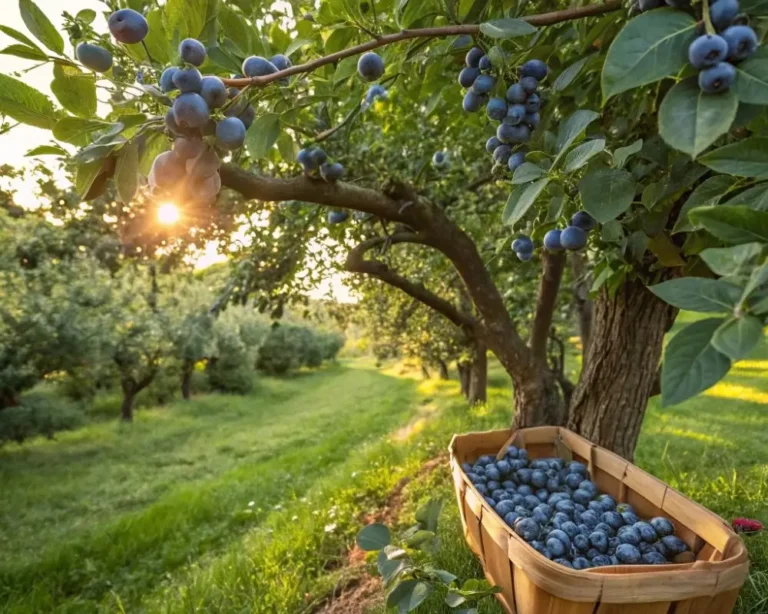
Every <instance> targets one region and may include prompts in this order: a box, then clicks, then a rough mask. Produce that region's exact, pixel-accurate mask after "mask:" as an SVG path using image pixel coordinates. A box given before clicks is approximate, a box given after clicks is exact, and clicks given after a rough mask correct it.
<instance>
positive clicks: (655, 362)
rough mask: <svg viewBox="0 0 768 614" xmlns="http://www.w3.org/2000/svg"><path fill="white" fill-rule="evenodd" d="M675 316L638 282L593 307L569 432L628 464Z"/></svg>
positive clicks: (603, 294) (602, 297)
mask: <svg viewBox="0 0 768 614" xmlns="http://www.w3.org/2000/svg"><path fill="white" fill-rule="evenodd" d="M676 315H677V310H676V309H675V308H674V307H671V306H670V305H668V304H667V303H664V302H663V301H661V300H660V299H658V298H657V297H656V296H655V295H654V294H653V293H651V292H649V291H648V290H647V289H646V288H645V286H644V285H643V284H642V283H641V282H640V281H637V280H635V281H632V282H627V283H625V284H624V285H623V286H622V287H621V288H619V290H618V291H617V293H616V296H615V298H610V297H609V296H608V293H607V292H606V291H605V290H602V291H601V292H600V295H599V297H598V299H597V301H596V304H595V314H594V327H593V329H592V334H591V339H590V342H589V353H588V354H587V356H586V365H585V367H584V368H583V370H582V372H581V379H580V380H579V384H578V386H577V388H576V391H575V393H574V395H573V399H572V402H571V409H570V417H569V422H568V427H569V428H570V429H571V430H574V431H576V432H577V433H579V434H581V435H582V436H584V437H586V438H587V439H589V440H590V441H592V442H594V443H596V444H598V445H600V446H603V447H605V448H608V449H609V450H612V451H613V452H615V453H616V454H618V455H620V456H622V457H623V458H626V459H627V460H630V461H631V460H632V458H633V455H634V452H635V446H636V445H637V438H638V436H639V434H640V427H641V426H642V423H643V416H644V415H645V408H646V406H647V404H648V399H649V398H650V396H651V392H652V390H653V387H654V383H655V380H656V374H657V371H658V366H659V360H660V358H661V351H662V345H663V341H664V334H665V333H666V332H667V330H668V329H669V327H670V326H671V325H672V322H674V318H675V316H676Z"/></svg>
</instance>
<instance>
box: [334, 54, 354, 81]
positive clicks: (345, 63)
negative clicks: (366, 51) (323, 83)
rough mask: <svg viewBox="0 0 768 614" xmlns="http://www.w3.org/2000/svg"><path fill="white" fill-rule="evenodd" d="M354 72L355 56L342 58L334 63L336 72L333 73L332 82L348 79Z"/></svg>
mask: <svg viewBox="0 0 768 614" xmlns="http://www.w3.org/2000/svg"><path fill="white" fill-rule="evenodd" d="M355 73H357V58H356V57H350V58H344V59H343V60H341V61H340V62H339V63H338V64H337V65H336V72H335V73H333V82H334V83H338V82H339V81H344V80H345V79H349V78H350V77H351V76H352V75H354V74H355Z"/></svg>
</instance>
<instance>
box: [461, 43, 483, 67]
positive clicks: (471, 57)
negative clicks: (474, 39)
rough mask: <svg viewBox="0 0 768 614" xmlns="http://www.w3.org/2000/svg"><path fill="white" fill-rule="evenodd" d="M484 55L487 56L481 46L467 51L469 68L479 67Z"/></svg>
mask: <svg viewBox="0 0 768 614" xmlns="http://www.w3.org/2000/svg"><path fill="white" fill-rule="evenodd" d="M482 57H485V52H484V51H483V50H482V49H480V47H472V49H470V50H469V51H467V55H466V57H465V58H464V61H465V62H466V64H467V67H468V68H477V67H478V66H480V58H482Z"/></svg>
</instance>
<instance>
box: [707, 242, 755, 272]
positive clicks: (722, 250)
mask: <svg viewBox="0 0 768 614" xmlns="http://www.w3.org/2000/svg"><path fill="white" fill-rule="evenodd" d="M763 248H764V245H763V244H762V243H744V244H743V245H734V246H733V247H710V248H708V249H705V250H704V251H703V252H701V254H699V256H700V257H701V259H702V260H703V261H704V262H705V263H706V265H707V266H708V267H709V269H710V270H711V271H712V272H713V273H715V274H716V275H720V276H721V277H730V276H735V275H743V274H744V273H748V272H749V271H751V269H752V267H754V265H755V264H757V260H758V257H759V256H760V254H761V253H762V252H763Z"/></svg>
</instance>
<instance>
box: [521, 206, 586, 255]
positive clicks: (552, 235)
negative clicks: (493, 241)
mask: <svg viewBox="0 0 768 614" xmlns="http://www.w3.org/2000/svg"><path fill="white" fill-rule="evenodd" d="M595 226H597V222H596V221H595V219H594V218H593V217H592V216H591V215H590V214H589V213H587V212H586V211H578V212H577V213H576V214H575V215H574V216H573V217H572V218H571V223H570V225H568V226H566V227H565V228H564V229H563V230H560V229H558V228H555V229H553V230H550V231H549V232H548V233H547V234H545V235H544V249H546V250H547V251H548V252H561V251H563V250H564V249H567V250H568V251H572V252H576V251H579V250H580V249H584V247H586V245H587V235H588V234H589V231H590V230H592V229H593V228H594V227H595ZM512 251H513V252H515V254H517V257H518V258H519V259H520V260H522V261H523V262H528V261H529V260H530V259H531V258H533V241H532V240H531V238H530V237H529V236H527V235H521V236H519V237H517V238H516V239H515V240H514V241H512Z"/></svg>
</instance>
